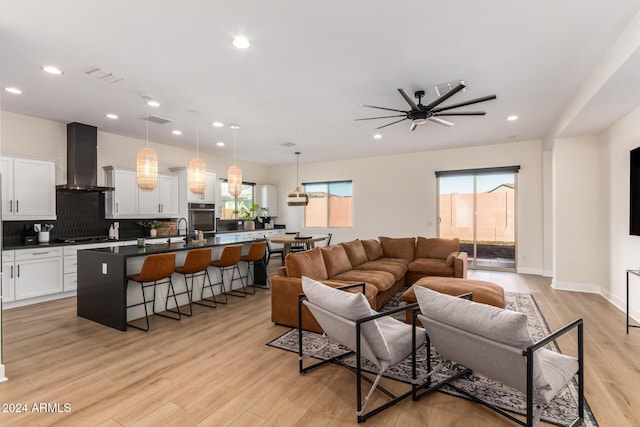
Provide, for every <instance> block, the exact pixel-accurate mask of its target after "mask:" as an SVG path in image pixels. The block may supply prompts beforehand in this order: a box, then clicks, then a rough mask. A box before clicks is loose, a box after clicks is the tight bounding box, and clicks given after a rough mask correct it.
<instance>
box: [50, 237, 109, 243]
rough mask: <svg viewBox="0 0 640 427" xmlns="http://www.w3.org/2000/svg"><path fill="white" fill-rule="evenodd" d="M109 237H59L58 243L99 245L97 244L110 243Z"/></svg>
mask: <svg viewBox="0 0 640 427" xmlns="http://www.w3.org/2000/svg"><path fill="white" fill-rule="evenodd" d="M109 240H111V239H109V236H68V237H57V238H56V242H59V243H97V242H108V241H109Z"/></svg>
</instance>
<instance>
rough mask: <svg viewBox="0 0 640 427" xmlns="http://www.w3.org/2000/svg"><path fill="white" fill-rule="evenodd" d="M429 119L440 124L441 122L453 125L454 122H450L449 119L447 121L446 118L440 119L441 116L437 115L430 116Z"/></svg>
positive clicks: (449, 125)
mask: <svg viewBox="0 0 640 427" xmlns="http://www.w3.org/2000/svg"><path fill="white" fill-rule="evenodd" d="M429 120H431V121H432V122H435V123H439V124H441V125H445V126H448V127H451V126H453V123H451V122H448V121H446V120H442V119H439V118H437V117H429Z"/></svg>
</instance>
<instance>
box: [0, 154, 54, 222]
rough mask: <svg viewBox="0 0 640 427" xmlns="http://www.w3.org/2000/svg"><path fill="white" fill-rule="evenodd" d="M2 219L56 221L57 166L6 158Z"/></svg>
mask: <svg viewBox="0 0 640 427" xmlns="http://www.w3.org/2000/svg"><path fill="white" fill-rule="evenodd" d="M0 172H1V173H2V219H3V220H4V221H11V220H13V221H17V220H47V219H50V220H55V219H56V187H55V173H56V164H55V162H53V161H50V160H38V159H29V158H23V157H12V156H2V158H1V161H0Z"/></svg>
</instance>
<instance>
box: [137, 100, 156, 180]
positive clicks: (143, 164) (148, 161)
mask: <svg viewBox="0 0 640 427" xmlns="http://www.w3.org/2000/svg"><path fill="white" fill-rule="evenodd" d="M146 121H147V136H146V139H147V145H146V147H142V148H141V149H140V151H138V154H137V155H136V181H137V183H138V187H140V189H141V190H144V191H152V190H155V188H156V187H157V186H158V156H157V155H156V152H155V151H153V150H152V149H151V148H149V112H147V120H146Z"/></svg>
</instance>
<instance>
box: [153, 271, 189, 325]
mask: <svg viewBox="0 0 640 427" xmlns="http://www.w3.org/2000/svg"><path fill="white" fill-rule="evenodd" d="M160 283H165V282H160ZM168 283H169V289H170V290H171V293H172V294H173V300H174V302H175V303H176V308H177V309H178V312H177V313H178V317H173V316H169V315H167V314H163V313H158V312H156V287H157V286H158V282H153V285H150V286H153V304H152V305H151V307H153V314H155V315H157V316H162V317H166V318H167V319H173V320H180V319H182V313H180V308H178V299H177V298H176V292H175V290H174V289H173V283H172V282H171V278H169V280H168ZM168 292H169V290H167V293H168ZM165 311H169V310H167V309H166V307H165Z"/></svg>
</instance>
